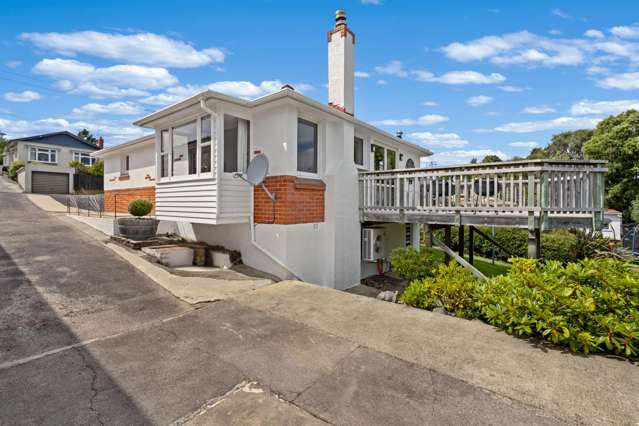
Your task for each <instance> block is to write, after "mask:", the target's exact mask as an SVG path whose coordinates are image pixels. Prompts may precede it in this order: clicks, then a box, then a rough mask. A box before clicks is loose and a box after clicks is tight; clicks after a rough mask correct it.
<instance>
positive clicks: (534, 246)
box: [528, 228, 541, 259]
mask: <svg viewBox="0 0 639 426" xmlns="http://www.w3.org/2000/svg"><path fill="white" fill-rule="evenodd" d="M540 255H541V230H540V229H539V228H533V229H530V228H528V257H529V258H530V259H539V256H540Z"/></svg>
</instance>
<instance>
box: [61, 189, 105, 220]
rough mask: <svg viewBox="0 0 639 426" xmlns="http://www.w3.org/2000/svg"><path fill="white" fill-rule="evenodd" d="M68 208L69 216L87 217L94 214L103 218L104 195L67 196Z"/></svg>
mask: <svg viewBox="0 0 639 426" xmlns="http://www.w3.org/2000/svg"><path fill="white" fill-rule="evenodd" d="M66 206H67V213H68V214H73V213H75V214H77V215H80V214H83V215H84V214H86V215H87V216H91V215H92V214H94V215H97V216H99V217H102V215H103V214H104V195H103V194H93V195H78V194H72V195H67V196H66Z"/></svg>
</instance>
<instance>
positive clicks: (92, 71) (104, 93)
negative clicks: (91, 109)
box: [33, 58, 178, 98]
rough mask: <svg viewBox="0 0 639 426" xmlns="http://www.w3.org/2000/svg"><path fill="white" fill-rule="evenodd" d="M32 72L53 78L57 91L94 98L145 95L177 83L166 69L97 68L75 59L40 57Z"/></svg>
mask: <svg viewBox="0 0 639 426" xmlns="http://www.w3.org/2000/svg"><path fill="white" fill-rule="evenodd" d="M33 72H34V73H36V74H41V75H46V76H48V77H51V78H53V79H56V80H57V82H56V87H57V88H58V89H60V90H64V91H67V92H70V93H72V94H77V95H86V96H90V97H94V98H115V97H123V96H148V95H149V93H148V92H147V90H155V89H162V88H165V87H168V86H172V85H175V84H177V83H178V79H177V78H176V77H175V76H173V75H172V74H171V73H169V72H168V71H167V70H166V69H165V68H158V67H146V66H141V65H113V66H110V67H104V68H98V67H95V66H93V65H91V64H87V63H84V62H79V61H76V60H74V59H60V58H56V59H43V60H41V61H40V62H38V63H37V64H36V65H35V66H34V67H33Z"/></svg>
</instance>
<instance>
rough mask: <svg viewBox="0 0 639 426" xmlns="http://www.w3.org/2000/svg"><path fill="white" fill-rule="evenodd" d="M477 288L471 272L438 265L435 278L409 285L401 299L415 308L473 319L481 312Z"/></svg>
mask: <svg viewBox="0 0 639 426" xmlns="http://www.w3.org/2000/svg"><path fill="white" fill-rule="evenodd" d="M475 287H476V278H475V277H473V274H472V273H471V272H470V270H469V269H466V268H463V267H461V266H459V265H458V264H457V263H455V262H450V263H449V264H448V265H446V264H441V265H439V266H438V267H437V269H436V270H435V276H434V277H432V278H425V279H423V280H415V281H413V282H412V283H410V285H409V286H408V287H407V288H406V290H405V291H404V293H403V294H402V296H401V298H400V299H401V300H402V301H403V302H404V303H405V304H407V305H409V306H414V307H416V308H422V309H434V308H436V307H442V308H444V309H445V310H446V311H447V312H452V313H454V314H455V316H458V317H463V318H474V317H476V316H477V312H478V311H477V308H476V306H475V297H474V296H475Z"/></svg>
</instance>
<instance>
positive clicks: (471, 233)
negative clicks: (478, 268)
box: [468, 226, 475, 265]
mask: <svg viewBox="0 0 639 426" xmlns="http://www.w3.org/2000/svg"><path fill="white" fill-rule="evenodd" d="M474 261H475V227H474V226H469V227H468V263H470V264H471V265H472V264H473V262H474Z"/></svg>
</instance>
